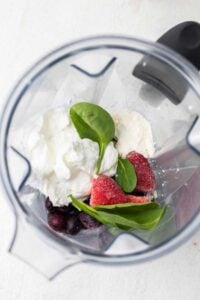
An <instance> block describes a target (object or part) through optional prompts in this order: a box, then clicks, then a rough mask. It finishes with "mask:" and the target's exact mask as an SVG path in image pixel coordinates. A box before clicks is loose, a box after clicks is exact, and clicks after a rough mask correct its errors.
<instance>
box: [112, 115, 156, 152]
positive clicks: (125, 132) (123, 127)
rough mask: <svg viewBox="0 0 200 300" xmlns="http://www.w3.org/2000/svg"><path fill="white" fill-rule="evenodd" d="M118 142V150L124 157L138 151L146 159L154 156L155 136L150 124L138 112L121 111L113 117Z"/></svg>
mask: <svg viewBox="0 0 200 300" xmlns="http://www.w3.org/2000/svg"><path fill="white" fill-rule="evenodd" d="M113 119H114V122H115V127H116V136H117V138H118V142H117V144H116V148H117V150H118V152H119V153H120V155H121V156H122V157H126V155H127V154H128V153H129V152H130V151H137V152H139V153H141V154H143V155H144V156H145V157H151V156H153V154H154V143H153V135H152V130H151V126H150V124H149V122H148V121H147V120H146V119H145V118H144V117H143V116H142V115H141V114H140V113H138V112H136V111H120V112H118V113H115V115H113Z"/></svg>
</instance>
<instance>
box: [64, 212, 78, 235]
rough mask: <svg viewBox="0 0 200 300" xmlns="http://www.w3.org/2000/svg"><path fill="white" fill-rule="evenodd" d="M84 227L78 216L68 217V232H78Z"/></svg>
mask: <svg viewBox="0 0 200 300" xmlns="http://www.w3.org/2000/svg"><path fill="white" fill-rule="evenodd" d="M81 228H82V226H81V223H80V221H79V219H78V217H77V216H69V217H68V218H67V219H66V232H67V233H69V234H76V233H78V232H79V231H80V229H81Z"/></svg>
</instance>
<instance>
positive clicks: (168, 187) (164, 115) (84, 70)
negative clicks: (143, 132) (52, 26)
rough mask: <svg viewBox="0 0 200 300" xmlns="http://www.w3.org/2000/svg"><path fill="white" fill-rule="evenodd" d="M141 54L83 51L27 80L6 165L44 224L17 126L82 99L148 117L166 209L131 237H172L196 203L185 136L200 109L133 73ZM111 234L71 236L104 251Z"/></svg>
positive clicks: (199, 172) (192, 157)
mask: <svg viewBox="0 0 200 300" xmlns="http://www.w3.org/2000/svg"><path fill="white" fill-rule="evenodd" d="M141 57H142V55H140V54H135V53H134V55H133V56H132V57H131V59H130V55H124V54H123V55H122V54H120V53H118V52H117V53H116V57H114V56H113V55H111V54H110V53H109V51H99V52H98V53H95V54H91V53H89V54H82V55H80V56H79V57H78V59H77V58H74V59H73V60H72V61H71V62H69V61H62V64H59V63H58V64H56V65H54V67H52V68H49V69H48V70H47V71H46V72H44V73H43V74H42V75H40V76H39V77H38V78H37V79H35V80H34V81H32V82H30V83H29V86H28V88H27V89H26V90H25V91H24V93H23V96H22V99H23V101H20V103H19V105H18V107H17V109H16V111H15V114H14V116H13V120H12V132H11V133H10V135H9V145H10V146H11V147H14V151H13V149H12V148H10V149H9V161H8V163H9V170H10V174H11V180H12V183H13V185H14V188H15V190H16V191H17V192H18V195H19V198H20V201H22V203H23V206H24V207H25V208H26V210H27V211H28V212H29V213H32V214H34V215H36V216H37V218H38V219H40V220H41V221H42V222H43V223H44V224H45V223H46V222H47V217H46V212H45V210H44V206H43V201H40V202H39V201H37V199H36V195H37V191H34V190H31V189H30V187H29V179H30V178H28V177H29V175H30V174H29V173H28V172H29V169H28V167H29V164H27V161H26V159H23V157H22V156H21V157H20V155H18V154H17V152H16V151H18V152H19V153H21V154H23V149H20V143H19V140H18V141H17V140H16V135H15V134H16V131H15V129H17V130H18V129H19V128H20V127H23V126H25V124H26V123H27V122H29V121H30V120H31V118H32V117H34V116H36V115H39V114H41V113H43V112H45V111H46V110H48V109H51V108H53V107H57V106H60V105H71V104H72V103H73V102H76V101H81V100H87V101H92V102H95V103H98V104H99V105H102V106H103V107H105V108H106V109H107V110H108V111H110V112H111V113H113V112H115V111H119V110H122V109H127V110H129V109H131V110H136V111H138V112H140V113H141V114H142V115H144V116H145V118H146V119H147V120H148V121H149V122H150V123H151V126H152V131H153V136H154V141H155V150H156V151H155V156H154V157H153V158H152V166H153V168H154V172H155V174H156V178H157V200H158V201H160V202H166V203H167V204H168V210H167V213H166V215H165V218H163V220H162V222H161V223H160V225H159V226H158V227H157V228H156V229H155V230H151V231H148V232H146V231H135V232H133V237H137V238H138V239H139V240H142V241H143V242H144V248H146V244H149V246H154V245H157V244H159V243H161V242H163V241H165V240H167V239H169V238H171V237H172V236H173V235H174V234H176V233H177V232H178V230H180V229H182V228H183V227H184V226H185V225H186V224H187V223H188V221H189V220H190V219H191V218H192V217H193V216H194V214H195V212H196V211H197V208H199V206H200V202H199V200H198V189H199V188H198V180H199V179H200V169H199V168H198V167H200V160H199V156H198V154H196V153H195V152H194V151H193V150H192V149H191V148H190V147H189V146H188V143H187V141H186V136H187V133H188V131H189V129H190V128H191V126H192V124H193V122H194V120H195V118H196V111H199V109H200V105H199V103H197V100H196V99H197V97H196V96H195V94H194V93H193V92H192V91H191V90H190V89H189V88H188V92H187V94H186V96H185V98H184V100H183V101H182V102H181V103H180V104H179V105H174V104H173V103H172V102H171V101H169V99H167V98H166V97H165V96H164V95H162V94H161V93H160V92H158V91H157V90H155V89H154V88H153V87H151V86H150V85H144V83H143V82H142V81H141V80H139V79H137V78H135V77H133V76H132V70H133V67H134V65H136V64H137V63H138V61H140V60H141ZM130 61H132V63H130ZM174 72H175V70H174ZM22 99H21V100H22ZM127 121H131V120H127ZM13 133H14V134H13ZM13 163H14V164H18V167H17V170H19V173H18V174H16V172H14V171H13V168H12V166H13ZM30 164H31V162H30ZM24 178H26V180H25V181H23V180H24ZM22 183H23V187H22ZM115 238H116V236H115V235H112V234H110V232H108V230H106V229H105V228H104V227H103V228H102V229H101V230H97V231H95V232H85V233H83V234H82V233H81V234H80V235H77V236H76V237H73V238H71V239H74V240H76V241H78V242H79V243H80V246H81V245H83V246H84V247H87V248H88V249H92V250H97V251H104V250H105V249H107V248H108V247H109V245H111V243H112V242H113V240H114V239H115ZM134 250H135V249H133V252H134Z"/></svg>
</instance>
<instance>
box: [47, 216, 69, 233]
mask: <svg viewBox="0 0 200 300" xmlns="http://www.w3.org/2000/svg"><path fill="white" fill-rule="evenodd" d="M48 224H49V226H50V227H51V228H53V229H54V230H56V231H60V232H62V231H65V229H66V217H65V216H63V215H61V214H58V213H50V214H49V215H48Z"/></svg>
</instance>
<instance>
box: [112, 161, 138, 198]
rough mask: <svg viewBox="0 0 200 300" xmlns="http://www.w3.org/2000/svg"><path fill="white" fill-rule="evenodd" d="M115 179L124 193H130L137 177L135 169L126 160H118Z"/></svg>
mask: <svg viewBox="0 0 200 300" xmlns="http://www.w3.org/2000/svg"><path fill="white" fill-rule="evenodd" d="M115 179H116V181H117V183H118V184H119V185H120V186H121V187H122V189H123V191H124V192H126V193H131V192H132V191H133V190H134V188H135V187H136V183H137V177H136V173H135V169H134V166H133V165H132V164H131V163H130V161H129V160H128V159H123V158H121V157H119V158H118V165H117V173H116V175H115Z"/></svg>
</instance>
